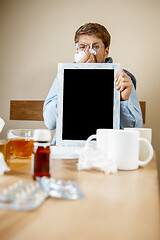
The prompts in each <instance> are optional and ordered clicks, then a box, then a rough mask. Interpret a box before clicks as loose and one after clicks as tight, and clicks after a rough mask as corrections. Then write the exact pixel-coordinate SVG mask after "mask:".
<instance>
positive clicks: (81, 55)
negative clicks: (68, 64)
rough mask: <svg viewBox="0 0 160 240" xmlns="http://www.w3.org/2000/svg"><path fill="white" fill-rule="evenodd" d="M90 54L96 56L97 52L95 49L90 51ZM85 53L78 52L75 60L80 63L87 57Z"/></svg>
mask: <svg viewBox="0 0 160 240" xmlns="http://www.w3.org/2000/svg"><path fill="white" fill-rule="evenodd" d="M89 52H90V53H92V54H94V55H96V51H94V50H93V49H89ZM85 55H86V54H85V52H84V51H80V50H78V51H77V52H76V53H75V55H74V60H75V62H76V63H77V62H79V61H80V60H81V59H82V58H83V57H84V56H85Z"/></svg>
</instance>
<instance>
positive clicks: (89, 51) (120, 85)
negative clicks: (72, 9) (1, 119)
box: [43, 23, 143, 144]
mask: <svg viewBox="0 0 160 240" xmlns="http://www.w3.org/2000/svg"><path fill="white" fill-rule="evenodd" d="M110 39H111V37H110V34H109V32H108V31H107V29H106V28H105V27H104V26H102V25H100V24H98V23H87V24H84V25H83V26H81V27H80V28H79V29H78V30H77V31H76V33H75V38H74V41H75V46H76V52H77V54H80V55H79V60H78V61H77V62H78V63H112V62H113V60H112V58H111V57H109V48H110ZM82 53H83V54H82ZM76 56H77V55H76ZM115 82H116V88H117V90H119V91H120V128H121V129H123V128H125V127H142V125H143V121H142V113H141V108H140V105H139V100H138V97H137V94H136V79H135V77H134V76H133V75H132V74H131V73H130V72H128V71H127V70H124V69H123V70H122V69H121V70H120V71H119V72H118V73H117V76H116V78H115ZM57 93H58V79H57V77H56V78H55V81H54V82H53V85H52V87H51V89H50V91H49V93H48V96H47V98H46V100H45V102H44V107H43V117H44V123H45V125H46V127H47V128H49V129H51V130H54V129H55V128H56V119H57ZM82 97H83V96H82ZM55 142H56V134H55V136H54V138H53V142H52V143H53V144H55Z"/></svg>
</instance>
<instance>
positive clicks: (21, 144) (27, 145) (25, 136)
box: [7, 129, 33, 158]
mask: <svg viewBox="0 0 160 240" xmlns="http://www.w3.org/2000/svg"><path fill="white" fill-rule="evenodd" d="M7 139H8V144H7V157H8V158H12V157H13V158H31V156H32V152H33V130H32V129H10V130H9V131H8V133H7Z"/></svg>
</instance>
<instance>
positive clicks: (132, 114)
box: [43, 59, 143, 144]
mask: <svg viewBox="0 0 160 240" xmlns="http://www.w3.org/2000/svg"><path fill="white" fill-rule="evenodd" d="M107 62H110V59H109V61H107ZM124 71H125V72H126V73H127V75H128V76H130V77H131V79H132V82H133V86H132V91H131V94H130V97H129V99H128V100H127V101H120V128H121V129H123V128H125V127H142V126H143V120H142V113H141V108H140V104H139V100H138V97H137V94H136V90H135V88H136V79H135V77H134V76H133V75H132V74H131V73H129V72H128V71H127V70H124ZM57 94H58V78H57V77H56V78H55V80H54V82H53V84H52V87H51V89H50V91H49V93H48V96H47V98H46V100H45V102H44V106H43V117H44V123H45V125H46V127H47V128H49V129H50V130H54V129H56V120H57V102H58V97H57ZM55 142H56V134H55V135H54V138H53V141H52V143H53V144H55Z"/></svg>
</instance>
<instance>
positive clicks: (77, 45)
mask: <svg viewBox="0 0 160 240" xmlns="http://www.w3.org/2000/svg"><path fill="white" fill-rule="evenodd" d="M94 43H98V44H99V49H98V50H97V51H96V50H94V49H93V48H92V45H93V44H94ZM82 44H84V45H85V49H84V50H82V51H83V52H84V51H85V50H86V48H87V46H89V48H90V49H93V50H94V51H96V52H98V51H99V50H100V49H101V48H102V47H104V45H102V44H100V43H99V42H97V41H95V42H91V43H90V44H89V43H85V42H82ZM75 46H76V49H77V50H78V47H79V42H76V44H75Z"/></svg>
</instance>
